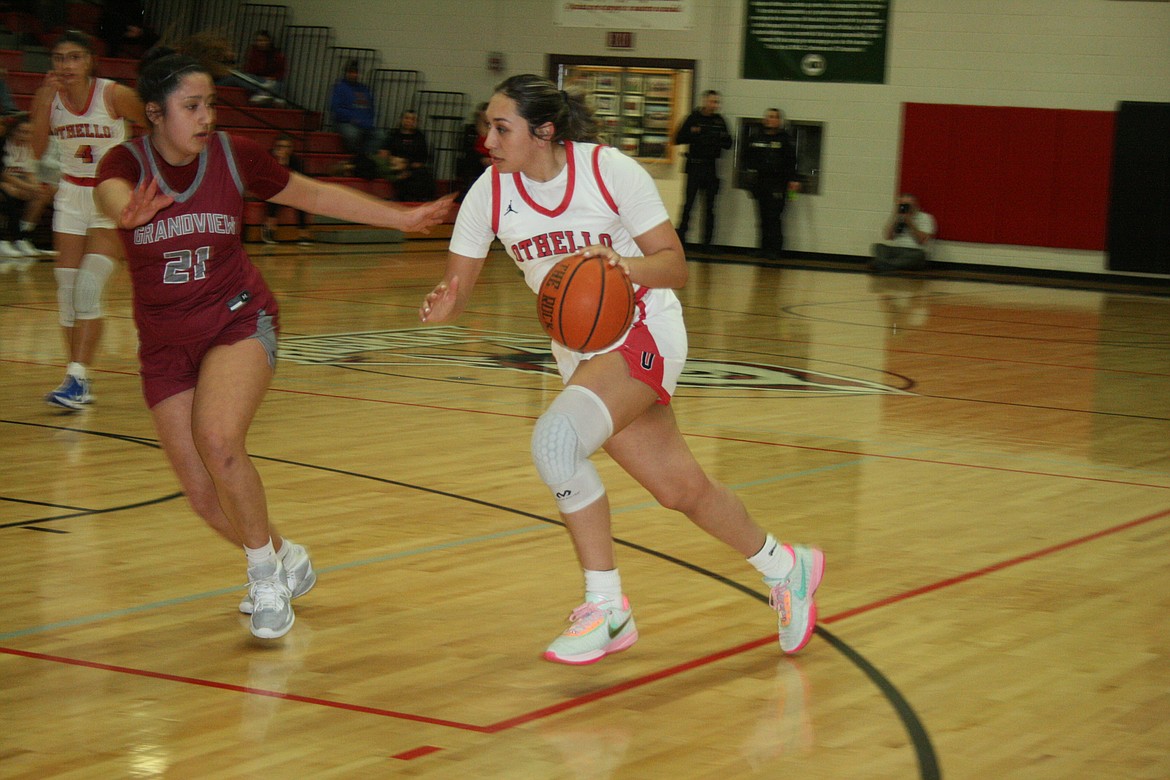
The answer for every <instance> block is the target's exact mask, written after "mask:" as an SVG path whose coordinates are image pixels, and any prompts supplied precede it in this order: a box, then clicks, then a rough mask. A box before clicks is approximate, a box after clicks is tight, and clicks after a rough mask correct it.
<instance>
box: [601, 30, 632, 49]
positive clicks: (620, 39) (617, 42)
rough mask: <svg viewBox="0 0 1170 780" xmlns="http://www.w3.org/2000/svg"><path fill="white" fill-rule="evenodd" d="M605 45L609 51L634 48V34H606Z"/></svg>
mask: <svg viewBox="0 0 1170 780" xmlns="http://www.w3.org/2000/svg"><path fill="white" fill-rule="evenodd" d="M605 45H606V46H607V47H609V48H611V49H632V48H634V34H633V33H632V32H607V33H606V34H605Z"/></svg>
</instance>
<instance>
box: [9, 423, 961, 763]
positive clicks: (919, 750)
mask: <svg viewBox="0 0 1170 780" xmlns="http://www.w3.org/2000/svg"><path fill="white" fill-rule="evenodd" d="M4 423H8V424H14V425H29V426H32V427H40V428H49V429H58V430H70V431H73V432H75V433H82V434H89V435H93V436H104V437H107V438H111V439H116V440H120V441H126V442H130V443H132V444H142V445H145V446H149V447H154V448H155V449H160V447H159V444H158V443H157V442H156V441H152V440H150V439H145V438H142V437H137V436H123V435H119V434H111V433H106V432H103V431H89V430H84V429H79V428H65V427H62V426H53V425H46V424H43V423H26V422H20V421H12V420H0V424H4ZM249 455H250V457H252V458H254V459H256V460H262V461H267V462H269V463H280V464H283V465H286V466H296V467H298V468H305V469H309V470H312V471H322V472H325V473H329V474H337V475H339V476H345V477H352V478H354V479H364V480H369V481H372V482H378V483H381V484H385V485H394V486H395V487H401V488H404V489H406V490H414V491H418V492H421V493H429V494H431V495H435V496H442V497H444V498H450V499H453V500H455V501H463V502H466V503H470V504H476V505H477V506H482V507H487V508H489V509H494V510H497V511H500V512H503V513H505V514H513V515H518V516H520V517H526V518H529V519H532V520H537V521H539V522H542V523H549V524H551V525H556V526H560V527H562V528H563V527H564V525H565V524H564V523H563V522H561V521H560V520H554V519H552V518H550V517H544V516H542V515H536V514H533V513H531V512H525V511H523V510H520V509H515V508H513V507H506V506H502V505H500V504H496V503H493V502H491V501H484V500H483V499H479V498H472V497H470V496H464V495H459V494H457V493H450V492H447V491H445V490H437V489H435V488H428V487H423V486H421V485H414V484H411V483H408V482H401V481H399V480H395V479H389V478H386V477H375V476H371V475H369V474H359V473H357V472H353V471H347V470H345V469H338V468H333V467H331V466H319V465H315V464H311V463H303V462H300V461H295V460H289V459H287V458H275V457H268V456H264V455H254V454H251V453H249ZM181 495H182V493H176V494H173V495H171V496H167V497H164V498H161V499H153V500H151V501H146V502H142V503H140V504H135V505H131V506H127V507H122V508H125V509H130V508H134V507H137V506H147V505H149V504H153V503H159V502H160V501H165V500H170V499H173V498H176V497H178V496H181ZM120 509H121V508H118V509H107V510H100V511H97V512H93V513H91V514H101V513H105V512H113V511H120ZM77 516H79V515H70V517H77ZM54 519H58V518H54ZM60 519H63V518H60ZM37 522H43V521H26V522H24V523H16V524H10V525H9V526H0V528H5V527H12V526H14V525H31V524H34V523H37ZM614 543H615V544H618V545H621V546H623V547H626V548H629V549H631V550H635V551H637V552H640V553H644V554H646V555H650V556H653V557H655V558H658V559H660V560H663V561H666V562H667V563H671V564H674V565H676V566H680V567H682V568H685V569H687V570H689V571H692V572H695V573H696V574H699V575H701V576H704V577H707V578H709V579H711V580H714V581H715V582H718V583H720V584H723V585H726V586H728V587H730V588H734V589H735V590H738V591H740V592H741V593H744V594H746V595H748V596H751V597H752V598H754V599H756V600H758V601H763V602H765V603H767V597H765V596H764V595H763V594H762V593H759V592H758V591H756V590H753V589H752V588H749V587H748V586H746V585H743V584H741V583H738V582H735V581H734V580H731V579H729V578H727V577H724V576H723V575H721V574H717V573H715V572H713V571H710V570H708V569H704V568H703V567H701V566H698V565H696V564H693V563H690V562H688V561H684V560H682V559H681V558H676V557H674V556H672V555H669V554H667V553H664V552H660V551H658V550H654V549H652V548H649V547H645V546H644V545H640V544H637V543H635V542H631V541H629V540H626V539H621V538H618V537H614ZM815 631H816V633H817V634H819V635H821V636H822V637H823V638H825V640H826V641H828V642H829V644H830V646H832V647H833V648H834V649H836V650H837V651H838V652H840V653H841V654H842V655H843V656H845V658H846V659H847V660H848V661H849V662H850V663H852V664H853V665H854V666H856V667H857V668H858V669H859V670H860V671H861V672H862V673H863V674H865V676H866V677H868V678H869V679H870V680H871V681H873V682H874V684H875V686H876V687H877V689H878V691H879V692H880V693H881V695H882V696H883V697H884V698H885V699H886V700H887V701H888V702H889V703H890V705H891V707H892V708H893V709H894V712H895V713H896V714H897V716H898V720H899V721H901V723H902V726H903V728H904V729H905V730H906V733H907V735H908V736H909V737H910V742H911V744H912V745H913V747H914V754H915V757H916V758H917V760H918V769H919V777H920V778H922V780H939V778H941V774H940V772H939V766H938V758H937V756H936V755H935V752H934V746H933V745H932V743H931V740H930V736H929V734H927V732H926V728H925V727H924V726H923V725H922V721H921V720H920V719H919V717H918V715H917V714H916V713H915V712H914V709H913V708H912V707H911V706H910V704H909V703H908V702H907V701H906V699H905V697H904V696H902V694H901V693H900V692H899V691H898V689H897V688H896V687H895V686H894V684H893V683H891V682H890V681H889V679H887V678H886V677H885V675H883V674H882V673H881V671H880V670H878V669H877V667H875V666H873V665H872V664H871V663H869V662H868V661H866V660H865V658H864V657H863V656H862V655H861V654H860V653H858V652H857V651H856V650H853V649H852V648H851V647H849V646H848V645H847V644H846V643H845V642H843V641H842V640H840V639H838V638H837V637H835V636H833V635H832V634H830V633H829V632H828V631H826V630H825V629H824V628H822V627H821V626H819V625H818V626H817V627H816V629H815Z"/></svg>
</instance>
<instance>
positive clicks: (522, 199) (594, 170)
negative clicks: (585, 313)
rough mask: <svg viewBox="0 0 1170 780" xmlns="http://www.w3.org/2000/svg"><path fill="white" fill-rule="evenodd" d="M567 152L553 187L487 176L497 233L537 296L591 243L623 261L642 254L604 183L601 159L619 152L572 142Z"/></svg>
mask: <svg viewBox="0 0 1170 780" xmlns="http://www.w3.org/2000/svg"><path fill="white" fill-rule="evenodd" d="M565 152H566V155H565V157H566V163H565V167H564V169H563V170H562V171H561V173H560V174H559V175H558V176H557V177H556V178H554V179H553V180H552V181H549V182H542V183H533V182H532V181H531V180H525V179H524V178H523V177H522V176H521V175H520V174H518V173H513V174H500V173H498V172H497V171H496V169H495V168H492V169H491V171H490V172H489V175H490V176H491V184H492V202H493V204H492V205H493V214H492V229H493V232H494V233H495V235H496V236H497V237H498V238H499V239H500V242H501V243H502V244H503V245H504V248H505V250H506V251H507V252H508V256H509V257H511V258H512V259H513V260H514V261H515V262H516V265H517V266H518V267H519V268H520V270H521V271H523V273H524V281H525V282H526V283H527V284H528V286H529V287H530V288H532V291H533V292H538V291H539V290H540V283H541V281H542V280H543V279H544V276H545V274H547V273H548V272H549V270H550V269H551V268H552V267H553V266H554V265H556V263H557V262H558V261H559V260H561V259H562V258H564V257H565V256H566V255H570V254H572V253H573V252H575V251H577V250H578V249H583V248H585V247H587V246H589V245H590V244H604V245H606V246H611V247H613V249H614V251H616V252H617V253H618V254H619V255H621V256H622V257H635V256H641V254H642V251H641V250H640V249H639V248H638V245H637V244H636V243H635V242H634V239H633V237H632V236H631V235H630V231H629V229H627V227H626V226H625V224H623V221H622V219H621V217H620V216H619V214H618V206H617V203H616V202H615V200H614V197H613V195H612V194H611V193H610V192H609V190H608V189H607V188H606V185H605V182H604V181H602V178H601V169H600V165H601V155H602V154H603V153H612V154H615V155H620V154H621V153H620V152H618V151H617V150H615V149H611V148H609V147H603V146H597V145H596V144H585V143H572V142H569V141H566V142H565ZM631 162H632V161H631ZM635 165H636V163H635ZM647 178H649V177H647ZM562 192H563V195H562V194H561V193H562ZM542 195H543V196H544V197H543V198H542V197H541V196H542ZM550 196H551V197H550ZM557 196H559V201H557ZM655 198H657V193H656V192H655ZM663 216H664V217H665V209H663Z"/></svg>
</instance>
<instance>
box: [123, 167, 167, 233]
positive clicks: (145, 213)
mask: <svg viewBox="0 0 1170 780" xmlns="http://www.w3.org/2000/svg"><path fill="white" fill-rule="evenodd" d="M174 202H175V199H174V198H172V197H171V196H170V195H163V194H160V193H159V191H158V182H157V181H155V180H154V179H151V180H150V181H149V182H147V183H146V184H139V185H138V186H137V187H135V188H134V191H133V192H131V193H130V202H129V203H127V204H126V207H125V208H123V209H122V213H121V214H119V215H118V227H120V228H124V229H129V228H136V227H140V226H142V225H145V224H146V223H147V222H149V221H150V220H152V219H154V215H155V214H157V213H159V212H160V211H162V210H163V209H165V208H166V207H167V206H169V205H171V204H172V203H174Z"/></svg>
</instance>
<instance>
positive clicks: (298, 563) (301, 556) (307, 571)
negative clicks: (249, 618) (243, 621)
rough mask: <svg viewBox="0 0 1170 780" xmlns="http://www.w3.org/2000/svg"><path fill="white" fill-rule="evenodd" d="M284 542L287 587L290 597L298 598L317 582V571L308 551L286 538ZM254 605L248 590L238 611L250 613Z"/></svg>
mask: <svg viewBox="0 0 1170 780" xmlns="http://www.w3.org/2000/svg"><path fill="white" fill-rule="evenodd" d="M284 543H285V544H287V545H288V546H289V553H288V557H287V558H285V559H284V561H283V562H284V573H285V577H286V578H287V580H288V589H289V591H290V592H291V593H292V598H294V599H295V598H299V597H300V596H303V595H305V594H306V593H308V592H309V591H311V590H312V589H313V586H314V585H316V584H317V572H315V571H313V562H312V561H310V560H309V551H308V550H306V549H305V548H304V547H303V546H302V545H299V544H293V543H292V542H290V541H289V540H288V539H285V540H284ZM253 609H255V607H254V606H253V605H252V594H251V591H249V592H248V593H247V594H245V595H244V598H243V599H241V600H240V612H243V613H244V614H245V615H251V614H252V610H253Z"/></svg>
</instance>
